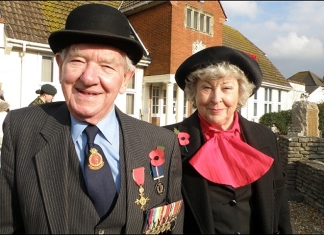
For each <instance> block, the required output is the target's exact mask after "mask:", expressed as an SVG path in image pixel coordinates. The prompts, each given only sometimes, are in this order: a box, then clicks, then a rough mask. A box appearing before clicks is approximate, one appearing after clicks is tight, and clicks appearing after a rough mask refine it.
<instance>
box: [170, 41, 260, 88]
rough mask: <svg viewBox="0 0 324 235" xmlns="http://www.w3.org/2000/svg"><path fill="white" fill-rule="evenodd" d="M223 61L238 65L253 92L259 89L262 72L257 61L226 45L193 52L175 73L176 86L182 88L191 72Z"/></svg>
mask: <svg viewBox="0 0 324 235" xmlns="http://www.w3.org/2000/svg"><path fill="white" fill-rule="evenodd" d="M223 61H227V62H229V63H230V64H234V65H236V66H237V67H239V68H240V69H241V70H242V71H243V72H244V74H245V76H246V77H247V78H248V79H249V81H250V82H252V83H254V85H255V89H254V92H255V91H257V90H258V89H259V87H260V86H261V82H262V72H261V69H260V67H259V64H258V62H257V61H256V60H254V59H253V58H252V57H251V56H249V55H248V54H247V53H245V52H242V51H239V50H236V49H233V48H230V47H226V46H214V47H208V48H205V49H203V50H201V51H199V52H197V53H195V54H193V55H192V56H190V57H189V58H187V59H186V60H185V61H184V62H183V63H182V64H181V65H180V66H179V68H178V69H177V71H176V73H175V80H176V82H177V84H178V86H179V87H180V88H181V89H182V90H184V88H185V85H186V83H185V80H186V79H187V77H188V75H189V74H190V73H191V72H193V71H195V70H197V69H199V68H205V67H207V66H209V65H211V64H218V63H221V62H223Z"/></svg>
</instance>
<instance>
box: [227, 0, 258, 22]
mask: <svg viewBox="0 0 324 235" xmlns="http://www.w3.org/2000/svg"><path fill="white" fill-rule="evenodd" d="M221 4H222V6H223V8H224V9H226V11H225V14H226V15H227V17H228V20H231V17H236V16H246V17H248V18H250V19H255V18H256V17H257V15H258V13H259V11H260V10H259V9H258V5H257V3H256V2H254V1H221Z"/></svg>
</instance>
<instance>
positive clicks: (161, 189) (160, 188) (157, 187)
mask: <svg viewBox="0 0 324 235" xmlns="http://www.w3.org/2000/svg"><path fill="white" fill-rule="evenodd" d="M155 190H156V193H157V194H158V195H161V194H162V193H163V192H164V185H163V183H162V182H161V181H158V182H157V183H156V184H155Z"/></svg>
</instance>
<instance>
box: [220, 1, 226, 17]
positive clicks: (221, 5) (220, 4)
mask: <svg viewBox="0 0 324 235" xmlns="http://www.w3.org/2000/svg"><path fill="white" fill-rule="evenodd" d="M218 2H219V5H220V7H221V8H222V11H223V13H224V16H225V21H227V15H226V13H225V11H224V7H223V5H222V3H221V1H218Z"/></svg>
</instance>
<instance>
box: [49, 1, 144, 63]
mask: <svg viewBox="0 0 324 235" xmlns="http://www.w3.org/2000/svg"><path fill="white" fill-rule="evenodd" d="M130 34H131V31H130V26H129V23H128V19H127V18H126V16H125V15H124V14H123V13H122V12H120V11H119V10H117V9H116V8H114V7H111V6H108V5H104V4H85V5H82V6H79V7H77V8H75V9H74V10H72V11H71V12H70V13H69V15H68V17H67V19H66V23H65V29H63V30H58V31H55V32H52V33H51V34H50V36H49V38H48V43H49V45H50V47H51V49H52V51H53V52H54V54H55V53H57V52H59V51H61V50H63V49H64V48H66V47H68V46H70V45H72V44H76V43H98V44H106V45H109V46H113V47H116V48H118V49H120V50H122V51H124V52H125V53H126V54H127V56H128V57H129V58H130V59H131V60H132V62H133V64H134V65H135V64H137V63H138V62H139V61H140V59H141V58H142V56H143V48H142V46H141V45H140V44H139V43H138V42H137V41H135V40H134V39H132V38H131V37H130Z"/></svg>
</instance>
